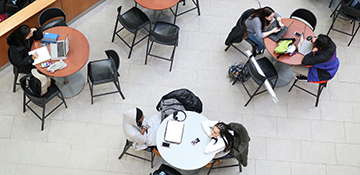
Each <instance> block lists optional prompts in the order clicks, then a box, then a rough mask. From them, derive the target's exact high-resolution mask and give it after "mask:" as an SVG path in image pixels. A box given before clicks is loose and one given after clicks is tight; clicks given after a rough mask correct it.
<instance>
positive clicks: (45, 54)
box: [29, 46, 51, 65]
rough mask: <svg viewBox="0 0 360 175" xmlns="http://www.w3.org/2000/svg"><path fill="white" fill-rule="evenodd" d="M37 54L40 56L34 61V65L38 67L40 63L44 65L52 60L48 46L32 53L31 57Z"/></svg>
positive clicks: (30, 53)
mask: <svg viewBox="0 0 360 175" xmlns="http://www.w3.org/2000/svg"><path fill="white" fill-rule="evenodd" d="M35 52H36V53H37V54H38V55H39V57H38V58H36V59H35V60H34V62H33V63H32V65H37V64H39V63H42V62H45V61H48V60H50V59H51V56H50V54H49V50H48V49H47V47H46V46H43V47H40V48H37V49H35V50H32V51H30V52H29V55H34V54H35Z"/></svg>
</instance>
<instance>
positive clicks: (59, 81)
mask: <svg viewBox="0 0 360 175" xmlns="http://www.w3.org/2000/svg"><path fill="white" fill-rule="evenodd" d="M46 32H49V33H56V34H59V38H58V40H65V38H66V36H67V35H69V52H68V55H67V59H65V60H63V61H64V62H65V63H66V64H67V67H66V68H64V69H61V70H56V71H55V72H54V73H51V72H50V71H47V70H46V69H47V68H42V67H41V66H40V64H37V65H36V68H37V69H38V70H39V71H40V72H42V73H43V74H45V75H48V76H50V77H54V79H55V80H56V85H57V86H58V87H59V89H60V90H61V92H62V93H63V95H64V97H65V98H69V97H73V96H75V95H77V94H78V93H80V92H81V90H82V89H83V87H84V85H85V78H84V76H83V75H82V73H81V72H80V71H79V70H80V69H81V68H82V67H83V66H84V65H85V64H86V62H87V60H88V58H89V54H90V46H89V42H88V40H87V39H86V37H85V36H84V35H83V34H82V33H81V32H79V31H78V30H76V29H74V28H71V27H64V26H61V27H53V28H50V29H48V30H46ZM39 47H41V42H40V41H35V42H34V43H33V45H32V47H31V49H32V50H33V49H36V48H39ZM47 47H48V50H49V51H50V47H49V46H47ZM50 55H51V54H50ZM51 62H52V63H55V62H57V61H51Z"/></svg>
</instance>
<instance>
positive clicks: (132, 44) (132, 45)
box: [128, 31, 138, 59]
mask: <svg viewBox="0 0 360 175" xmlns="http://www.w3.org/2000/svg"><path fill="white" fill-rule="evenodd" d="M137 32H138V31H135V33H134V39H133V41H132V43H131V46H130V52H129V56H128V59H130V56H131V52H132V49H133V47H134V43H135V39H136V34H137Z"/></svg>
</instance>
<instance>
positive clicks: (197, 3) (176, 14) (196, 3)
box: [170, 0, 200, 24]
mask: <svg viewBox="0 0 360 175" xmlns="http://www.w3.org/2000/svg"><path fill="white" fill-rule="evenodd" d="M191 1H192V2H193V3H194V5H195V7H193V8H191V9H188V10H186V11H183V12H181V13H179V12H178V10H179V4H180V3H182V4H183V6H185V4H186V3H185V0H179V2H178V3H177V4H176V7H175V12H174V11H173V9H172V8H170V11H171V12H172V14H173V15H174V24H175V22H176V18H177V17H178V16H180V15H183V14H185V13H188V12H190V11H193V10H196V9H197V11H198V15H199V16H200V5H199V0H191Z"/></svg>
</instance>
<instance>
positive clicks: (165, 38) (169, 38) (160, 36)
mask: <svg viewBox="0 0 360 175" xmlns="http://www.w3.org/2000/svg"><path fill="white" fill-rule="evenodd" d="M150 33H151V35H150V39H151V40H154V41H155V42H158V43H160V44H164V45H177V39H178V35H179V27H178V26H176V25H174V24H170V23H166V22H156V24H155V27H154V29H153V30H151V31H150Z"/></svg>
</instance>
